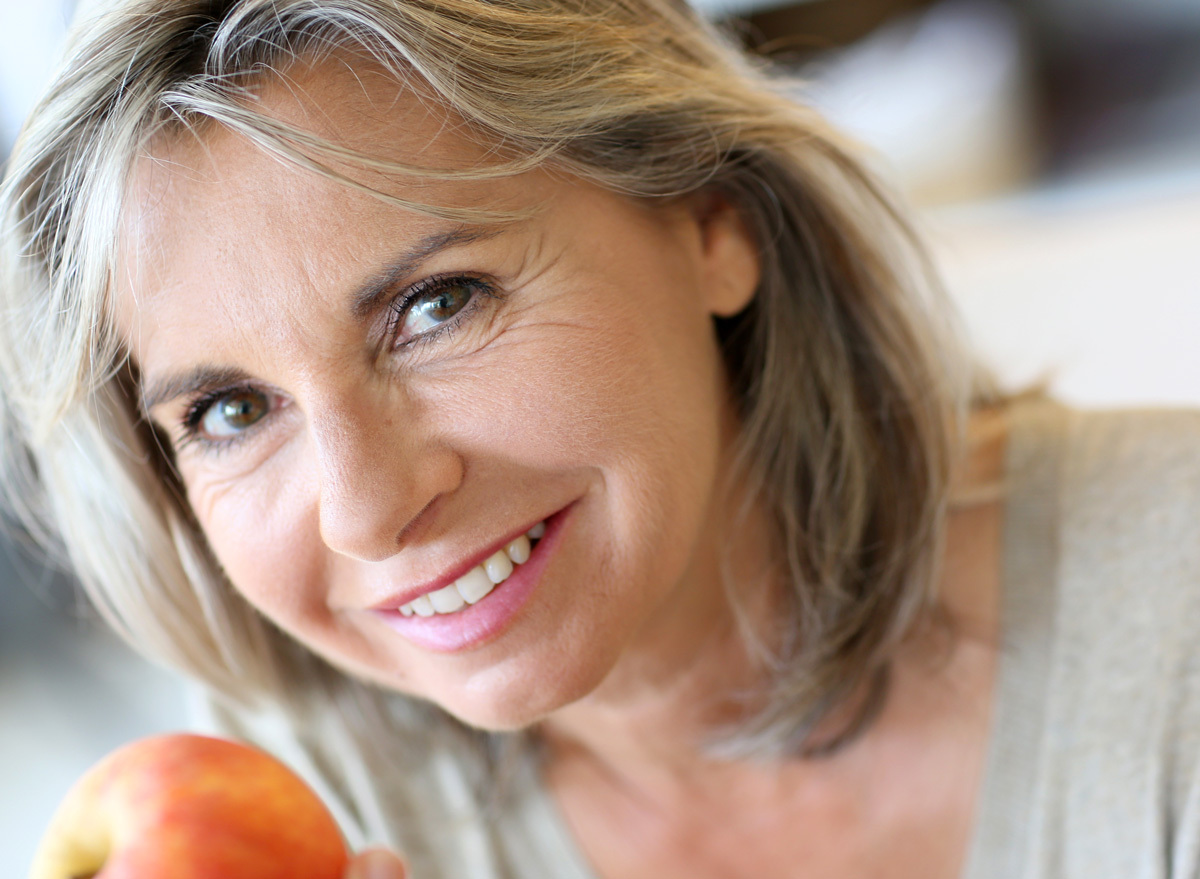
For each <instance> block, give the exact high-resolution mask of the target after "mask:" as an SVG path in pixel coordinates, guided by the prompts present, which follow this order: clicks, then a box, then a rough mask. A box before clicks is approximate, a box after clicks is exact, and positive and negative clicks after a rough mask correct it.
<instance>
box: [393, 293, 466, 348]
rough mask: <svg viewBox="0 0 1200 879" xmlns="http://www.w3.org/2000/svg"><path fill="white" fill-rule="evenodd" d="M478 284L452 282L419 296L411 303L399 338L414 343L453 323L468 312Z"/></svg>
mask: <svg viewBox="0 0 1200 879" xmlns="http://www.w3.org/2000/svg"><path fill="white" fill-rule="evenodd" d="M476 286H477V285H476V284H474V283H472V282H470V281H467V280H463V279H458V280H450V281H446V282H444V283H441V284H438V285H437V286H436V287H434V288H433V289H431V290H426V291H423V292H420V293H417V294H416V295H415V296H413V297H412V298H411V299H410V300H409V301H408V307H407V310H406V311H405V312H404V315H403V317H402V318H401V321H400V327H399V333H398V335H399V336H401V337H402V338H405V339H411V338H413V337H414V336H419V335H421V334H422V333H427V332H429V331H430V330H432V329H436V328H437V327H438V326H440V325H442V324H444V323H445V322H446V321H448V320H451V319H453V318H454V317H455V315H457V314H458V313H459V312H460V311H462V310H463V309H464V308H466V306H467V303H469V302H470V301H471V297H473V296H474V295H475V292H476Z"/></svg>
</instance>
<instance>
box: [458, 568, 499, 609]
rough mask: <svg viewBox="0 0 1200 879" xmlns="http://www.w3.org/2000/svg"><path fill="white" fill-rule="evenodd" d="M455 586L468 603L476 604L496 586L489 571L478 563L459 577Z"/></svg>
mask: <svg viewBox="0 0 1200 879" xmlns="http://www.w3.org/2000/svg"><path fill="white" fill-rule="evenodd" d="M454 586H455V588H456V589H457V590H458V592H459V594H460V595H461V596H462V598H463V600H464V601H466V602H467V604H474V603H475V602H477V601H479V600H480V599H481V598H483V597H484V596H485V595H487V594H488V593H489V592H491V591H492V590H493V589H495V588H496V584H495V583H493V582H492V579H491V578H490V577H489V576H488V575H487V571H485V570H484V569H483V568H481V567H479V566H478V565H476V566H475V567H473V568H471V570H469V571H467V573H465V574H463V575H462V576H461V577H459V578H458V579H457V580H456V581H455V582H454Z"/></svg>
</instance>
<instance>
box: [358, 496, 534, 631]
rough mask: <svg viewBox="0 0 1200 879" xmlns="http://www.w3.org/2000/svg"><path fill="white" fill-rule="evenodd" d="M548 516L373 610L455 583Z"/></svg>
mask: <svg viewBox="0 0 1200 879" xmlns="http://www.w3.org/2000/svg"><path fill="white" fill-rule="evenodd" d="M548 518H550V517H549V516H547V517H545V518H542V519H538V520H537V521H535V522H530V523H529V524H528V525H526V526H525V527H524V528H521V529H520V530H518V531H514V532H512V533H511V534H509V535H508V536H507V537H504V538H502V539H500V540H497V541H496V542H495V543H493V544H491V545H490V546H488V547H486V548H485V549H481V550H479V551H478V552H476V553H473V554H472V555H470V556H467V558H465V559H464V560H462V561H461V562H458V563H457V564H455V565H452V566H451V567H449V568H447V570H446V573H444V574H442V575H441V576H439V577H437V578H436V579H433V580H429V581H428V582H426V583H423V584H421V585H420V586H410V587H409V588H408V589H405V590H404V591H402V592H397V593H395V594H394V595H392V596H390V597H388V598H385V599H384V600H383V601H381V602H379V603H378V604H374V605H372V606H371V610H395V609H396V608H398V607H400V606H401V605H405V604H408V603H409V602H410V601H413V600H414V599H417V598H420V597H421V596H422V595H428V594H429V593H430V592H437V591H438V590H439V589H444V588H445V587H447V586H449V585H450V584H451V583H453V582H454V581H455V580H457V579H458V578H459V577H461V576H463V574H465V573H467V571H469V570H471V569H472V568H474V567H475V566H476V565H481V564H483V563H484V562H485V561H487V560H488V559H489V558H491V557H492V556H493V555H495V554H496V553H497V552H499V551H500V550H502V549H504V547H506V546H508V545H509V544H510V543H512V542H513V541H514V540H516V539H517V538H518V537H520V536H521V535H522V534H524V533H525V532H526V531H528V530H529V529H530V528H532V527H533V526H534V525H536V524H537V523H538V522H544V521H546V519H548Z"/></svg>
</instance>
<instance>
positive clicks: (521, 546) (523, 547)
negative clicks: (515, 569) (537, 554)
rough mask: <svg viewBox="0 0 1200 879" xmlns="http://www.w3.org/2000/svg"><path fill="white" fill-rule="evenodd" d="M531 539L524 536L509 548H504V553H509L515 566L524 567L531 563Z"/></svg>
mask: <svg viewBox="0 0 1200 879" xmlns="http://www.w3.org/2000/svg"><path fill="white" fill-rule="evenodd" d="M531 549H532V548H531V547H530V545H529V538H528V537H526V536H525V535H524V534H522V535H521V536H520V537H518V538H517V539H516V540H514V541H513V542H512V543H510V544H509V545H508V546H506V547H504V551H505V552H506V553H508V557H509V558H510V559H512V561H513V564H514V565H523V564H525V562H527V561H529V553H530V551H531Z"/></svg>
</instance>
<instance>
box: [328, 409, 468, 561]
mask: <svg viewBox="0 0 1200 879" xmlns="http://www.w3.org/2000/svg"><path fill="white" fill-rule="evenodd" d="M395 408H396V407H394V406H380V405H371V404H369V403H366V402H363V401H358V402H351V401H343V402H342V404H341V405H337V406H334V407H325V409H324V414H323V415H322V416H321V417H319V418H313V419H311V420H310V425H311V431H312V439H313V445H314V448H315V450H316V460H317V472H318V477H319V479H320V531H321V537H322V539H323V540H324V542H325V545H326V546H328V547H329V548H330V549H332V550H333V551H334V552H336V553H339V554H341V555H344V556H348V557H351V558H355V559H360V560H363V561H382V560H384V559H387V558H390V557H391V556H393V555H395V553H396V552H397V551H398V550H399V549H400V548H401V547H402V546H403V543H404V539H405V535H406V534H407V533H409V532H410V531H411V529H412V528H413V526H414V525H415V524H416V523H417V521H418V520H419V519H420V517H421V515H422V514H423V513H424V511H426V510H427V509H428V507H429V506H430V505H431V504H432V503H433V501H434V500H436V499H437V498H438V497H439V496H440V495H442V494H445V493H448V492H451V491H453V490H454V489H455V488H456V487H457V486H458V484H459V483H460V482H461V480H462V476H463V465H462V461H461V459H460V458H459V457H458V455H457V454H455V453H454V452H453V451H452V450H451V449H449V448H447V447H446V446H445V445H444V444H442V443H440V442H437V441H436V440H434V439H433V438H432V437H430V436H428V434H427V433H423V432H422V428H421V425H420V424H419V423H417V421H416V420H413V421H411V422H409V421H407V420H406V421H404V422H400V421H399V417H400V416H398V415H397V414H396V411H395Z"/></svg>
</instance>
